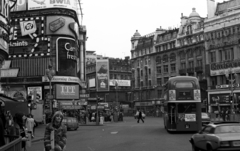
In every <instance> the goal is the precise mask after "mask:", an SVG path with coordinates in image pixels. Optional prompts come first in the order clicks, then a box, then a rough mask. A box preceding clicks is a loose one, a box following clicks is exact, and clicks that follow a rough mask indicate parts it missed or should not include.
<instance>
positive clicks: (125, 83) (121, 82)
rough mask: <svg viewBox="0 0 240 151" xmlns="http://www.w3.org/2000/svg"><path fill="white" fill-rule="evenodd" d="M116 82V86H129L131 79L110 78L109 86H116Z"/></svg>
mask: <svg viewBox="0 0 240 151" xmlns="http://www.w3.org/2000/svg"><path fill="white" fill-rule="evenodd" d="M116 83H117V85H118V86H120V87H121V86H122V87H130V86H131V81H130V80H117V79H111V80H110V81H109V85H110V86H116Z"/></svg>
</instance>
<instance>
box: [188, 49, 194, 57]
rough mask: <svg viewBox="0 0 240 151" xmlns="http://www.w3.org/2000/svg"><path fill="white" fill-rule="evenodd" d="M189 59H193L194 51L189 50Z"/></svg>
mask: <svg viewBox="0 0 240 151" xmlns="http://www.w3.org/2000/svg"><path fill="white" fill-rule="evenodd" d="M187 55H188V58H192V57H193V51H192V49H189V50H188V52H187Z"/></svg>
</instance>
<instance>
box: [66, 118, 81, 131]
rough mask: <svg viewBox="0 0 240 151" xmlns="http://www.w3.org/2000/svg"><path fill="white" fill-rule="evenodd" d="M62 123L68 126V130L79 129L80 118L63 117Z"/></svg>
mask: <svg viewBox="0 0 240 151" xmlns="http://www.w3.org/2000/svg"><path fill="white" fill-rule="evenodd" d="M62 123H63V124H65V125H66V126H67V130H77V129H78V127H79V124H78V119H77V118H75V117H63V121H62Z"/></svg>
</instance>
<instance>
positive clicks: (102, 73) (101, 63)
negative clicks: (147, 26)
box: [96, 59, 109, 91]
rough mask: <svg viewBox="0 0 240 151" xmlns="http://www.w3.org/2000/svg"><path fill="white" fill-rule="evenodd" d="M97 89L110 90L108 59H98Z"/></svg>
mask: <svg viewBox="0 0 240 151" xmlns="http://www.w3.org/2000/svg"><path fill="white" fill-rule="evenodd" d="M96 82H97V83H96V88H97V91H109V62H108V59H97V60H96Z"/></svg>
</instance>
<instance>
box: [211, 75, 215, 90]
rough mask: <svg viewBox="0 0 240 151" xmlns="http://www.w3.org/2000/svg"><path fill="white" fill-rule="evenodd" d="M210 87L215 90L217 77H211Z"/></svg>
mask: <svg viewBox="0 0 240 151" xmlns="http://www.w3.org/2000/svg"><path fill="white" fill-rule="evenodd" d="M210 81H211V87H212V88H213V89H215V88H216V85H217V76H213V77H211V80H210Z"/></svg>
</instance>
